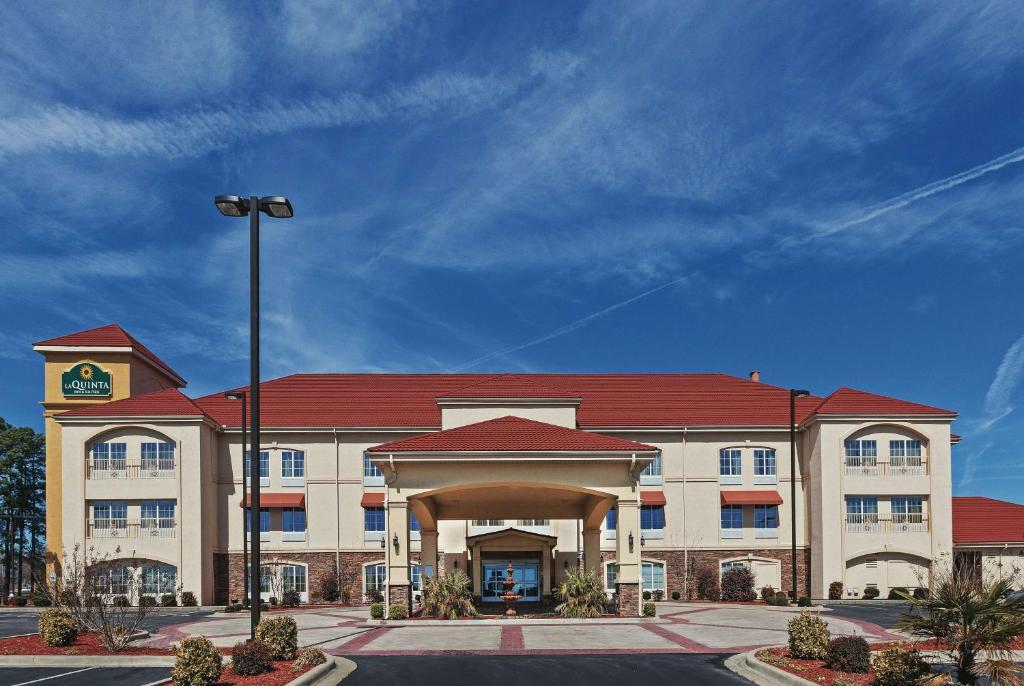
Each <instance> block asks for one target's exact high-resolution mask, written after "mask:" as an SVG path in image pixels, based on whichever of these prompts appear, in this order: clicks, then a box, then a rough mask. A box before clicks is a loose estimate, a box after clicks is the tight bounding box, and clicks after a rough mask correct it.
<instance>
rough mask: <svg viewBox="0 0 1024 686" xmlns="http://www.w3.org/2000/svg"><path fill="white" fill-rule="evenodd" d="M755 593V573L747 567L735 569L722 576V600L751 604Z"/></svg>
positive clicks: (755, 595) (755, 596)
mask: <svg viewBox="0 0 1024 686" xmlns="http://www.w3.org/2000/svg"><path fill="white" fill-rule="evenodd" d="M755 598H757V594H756V593H754V573H753V572H752V571H750V570H749V569H747V568H746V567H733V568H732V569H730V570H728V571H726V572H725V574H723V575H722V600H729V601H733V602H750V601H752V600H754V599H755Z"/></svg>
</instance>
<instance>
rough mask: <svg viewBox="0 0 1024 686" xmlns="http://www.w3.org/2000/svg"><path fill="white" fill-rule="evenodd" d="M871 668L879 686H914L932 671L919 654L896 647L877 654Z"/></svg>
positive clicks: (872, 660)
mask: <svg viewBox="0 0 1024 686" xmlns="http://www.w3.org/2000/svg"><path fill="white" fill-rule="evenodd" d="M871 666H872V667H873V668H874V670H875V684H876V685H877V686H914V684H916V683H917V682H918V680H919V679H920V678H921V677H923V676H925V675H926V674H928V673H929V671H930V669H929V667H928V663H927V662H925V661H924V659H923V658H922V657H921V654H920V653H919V652H917V651H916V650H904V649H903V648H895V647H894V648H886V649H885V650H881V651H879V652H877V653H875V654H874V656H873V658H872V659H871Z"/></svg>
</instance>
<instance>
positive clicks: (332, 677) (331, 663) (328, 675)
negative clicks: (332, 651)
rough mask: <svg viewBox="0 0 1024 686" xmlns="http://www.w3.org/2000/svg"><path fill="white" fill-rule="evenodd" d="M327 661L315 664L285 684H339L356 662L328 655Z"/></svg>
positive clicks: (303, 685)
mask: <svg viewBox="0 0 1024 686" xmlns="http://www.w3.org/2000/svg"><path fill="white" fill-rule="evenodd" d="M328 658H329V659H328V660H327V662H325V663H324V664H322V665H317V666H316V667H314V668H313V669H311V670H309V671H308V672H306V673H305V674H303V675H302V676H300V677H298V678H297V679H293V680H292V681H289V682H288V683H287V684H286V685H285V686H312V684H320V683H321V682H322V684H323V686H327V685H328V684H331V685H333V684H340V683H341V682H342V681H343V680H344V679H345V678H346V677H348V675H349V674H351V673H352V672H354V671H356V663H355V662H353V661H352V660H349V659H346V658H344V657H333V656H328Z"/></svg>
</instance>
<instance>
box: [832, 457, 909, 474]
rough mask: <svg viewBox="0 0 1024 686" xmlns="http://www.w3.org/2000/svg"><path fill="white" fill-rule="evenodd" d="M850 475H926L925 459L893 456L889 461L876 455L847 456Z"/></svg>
mask: <svg viewBox="0 0 1024 686" xmlns="http://www.w3.org/2000/svg"><path fill="white" fill-rule="evenodd" d="M846 474H847V475H848V476H924V475H925V474H927V472H926V471H925V463H924V460H922V458H920V457H891V458H889V461H888V462H886V461H884V460H879V459H877V458H874V457H847V458H846Z"/></svg>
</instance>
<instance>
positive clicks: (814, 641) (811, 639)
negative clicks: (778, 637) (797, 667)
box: [788, 612, 831, 660]
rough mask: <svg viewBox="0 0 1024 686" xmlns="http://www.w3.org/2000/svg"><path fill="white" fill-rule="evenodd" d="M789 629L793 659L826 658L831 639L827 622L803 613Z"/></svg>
mask: <svg viewBox="0 0 1024 686" xmlns="http://www.w3.org/2000/svg"><path fill="white" fill-rule="evenodd" d="M788 629H789V652H790V654H791V655H792V656H793V657H795V658H797V659H800V660H823V659H824V658H825V655H826V654H827V653H828V643H829V639H831V636H830V635H829V632H828V624H826V623H825V620H823V619H821V618H820V617H813V616H811V615H809V614H807V613H806V612H801V613H800V616H799V617H794V618H793V619H791V620H790V622H789V625H788Z"/></svg>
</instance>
